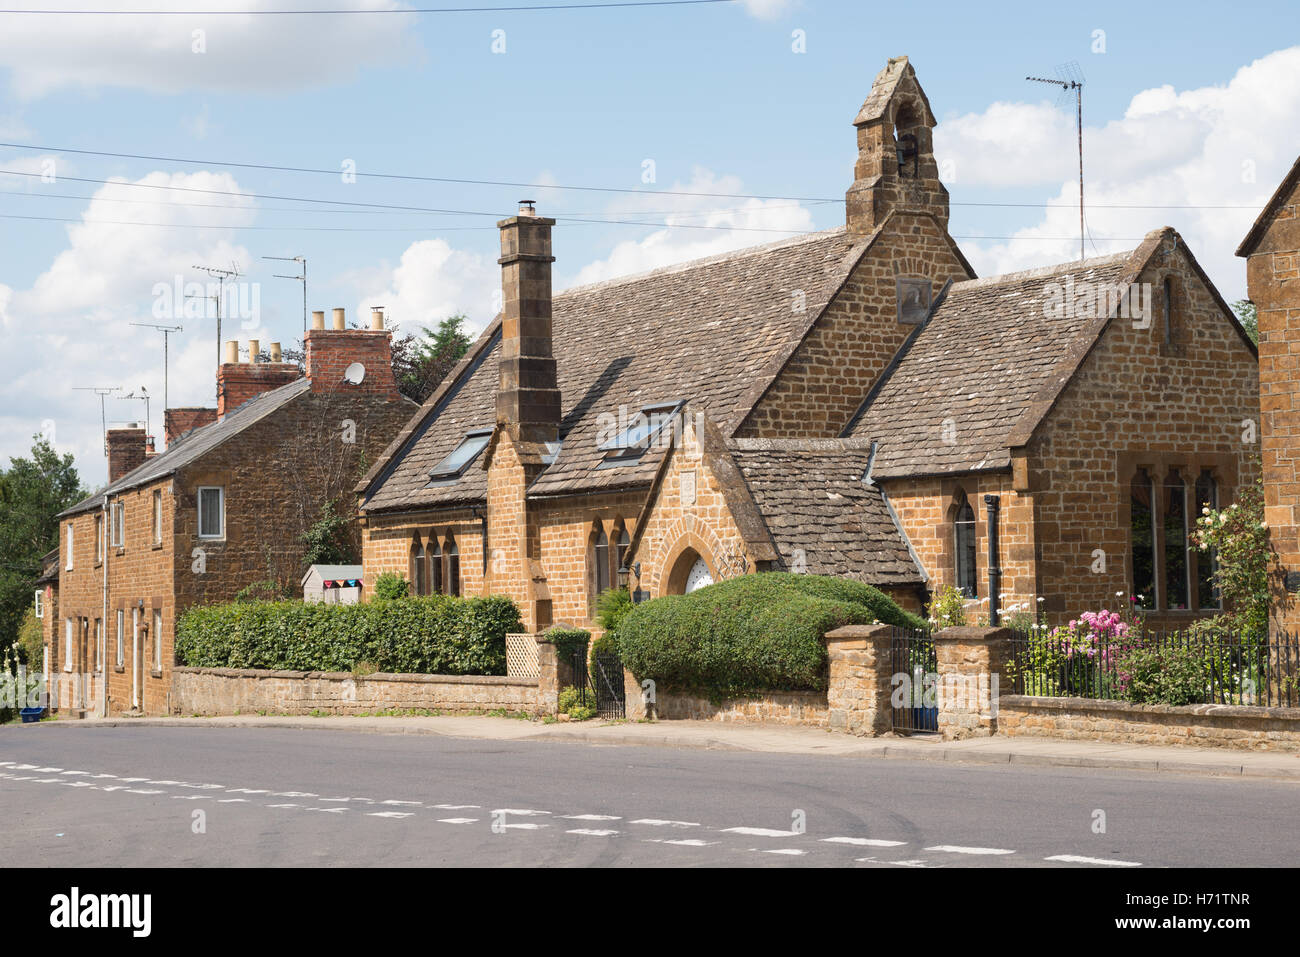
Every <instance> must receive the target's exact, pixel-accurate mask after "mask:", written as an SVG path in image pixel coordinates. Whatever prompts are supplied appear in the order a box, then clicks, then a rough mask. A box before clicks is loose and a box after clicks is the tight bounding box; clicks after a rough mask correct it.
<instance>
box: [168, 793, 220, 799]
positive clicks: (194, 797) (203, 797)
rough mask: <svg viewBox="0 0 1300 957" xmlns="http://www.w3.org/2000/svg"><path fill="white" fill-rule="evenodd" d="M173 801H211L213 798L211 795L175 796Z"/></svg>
mask: <svg viewBox="0 0 1300 957" xmlns="http://www.w3.org/2000/svg"><path fill="white" fill-rule="evenodd" d="M172 800H173V801H211V800H212V796H211V795H209V794H173V795H172Z"/></svg>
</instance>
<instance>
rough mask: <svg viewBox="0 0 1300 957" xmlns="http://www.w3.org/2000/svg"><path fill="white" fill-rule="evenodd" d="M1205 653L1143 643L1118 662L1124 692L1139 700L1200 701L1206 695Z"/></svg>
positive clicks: (1182, 703) (1182, 702)
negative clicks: (1203, 655)
mask: <svg viewBox="0 0 1300 957" xmlns="http://www.w3.org/2000/svg"><path fill="white" fill-rule="evenodd" d="M1206 665H1207V662H1206V661H1204V660H1203V658H1202V654H1201V653H1200V652H1198V651H1197V650H1195V649H1190V648H1182V647H1170V646H1166V647H1151V646H1147V647H1141V648H1135V649H1133V650H1132V651H1130V652H1129V653H1128V654H1127V655H1125V656H1124V658H1123V659H1122V660H1121V661H1120V662H1119V671H1120V673H1121V674H1122V675H1123V676H1124V691H1125V696H1126V697H1127V698H1128V699H1129V700H1130V701H1134V702H1136V703H1138V704H1170V705H1184V704H1198V703H1200V702H1202V701H1203V700H1204V699H1205V684H1206Z"/></svg>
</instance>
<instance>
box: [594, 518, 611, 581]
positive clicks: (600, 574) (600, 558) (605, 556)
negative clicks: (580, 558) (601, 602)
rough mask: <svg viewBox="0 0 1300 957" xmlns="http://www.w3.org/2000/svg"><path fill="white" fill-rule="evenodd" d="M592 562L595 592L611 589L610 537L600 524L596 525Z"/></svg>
mask: <svg viewBox="0 0 1300 957" xmlns="http://www.w3.org/2000/svg"><path fill="white" fill-rule="evenodd" d="M591 563H592V566H593V569H592V570H593V572H594V575H593V578H594V580H595V586H596V591H595V594H597V595H599V594H600V593H601V592H604V591H608V590H609V538H608V537H607V536H606V535H605V529H603V528H601V527H600V526H599V525H597V526H596V537H595V538H594V539H593V541H592V545H591Z"/></svg>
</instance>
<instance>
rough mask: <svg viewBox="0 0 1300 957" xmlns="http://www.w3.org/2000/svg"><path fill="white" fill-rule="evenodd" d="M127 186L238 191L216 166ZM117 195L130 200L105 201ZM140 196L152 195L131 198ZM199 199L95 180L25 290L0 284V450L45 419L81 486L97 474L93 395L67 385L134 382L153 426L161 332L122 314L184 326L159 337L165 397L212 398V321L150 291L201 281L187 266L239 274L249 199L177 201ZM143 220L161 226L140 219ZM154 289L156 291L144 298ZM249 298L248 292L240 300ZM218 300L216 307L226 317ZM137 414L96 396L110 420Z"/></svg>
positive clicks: (140, 408)
mask: <svg viewBox="0 0 1300 957" xmlns="http://www.w3.org/2000/svg"><path fill="white" fill-rule="evenodd" d="M136 182H142V183H148V184H151V185H162V186H177V187H186V188H192V189H207V190H213V189H216V190H228V191H231V192H235V193H239V185H238V183H237V182H236V181H235V179H234V178H233V177H232V176H230V175H229V174H226V173H211V172H206V171H202V172H195V173H175V174H168V173H161V172H156V173H150V174H149V175H147V176H145V177H143V178H142V179H140V180H137V181H136ZM123 198H128V199H131V200H133V201H134V202H132V203H115V202H113V200H115V199H123ZM142 199H144V200H156V202H147V201H146V202H139V200H142ZM205 201H211V197H210V196H205V195H203V194H199V193H184V192H168V191H164V190H151V189H132V188H130V187H128V186H127V185H125V184H124V182H123V181H116V182H114V183H112V184H108V185H105V186H102V187H101V188H100V189H99V190H97V191H96V193H95V194H94V197H93V198H92V199H91V200H90V202H89V204H88V205H87V207H86V209H85V210H84V212H83V214H82V217H81V219H82V221H81V222H80V223H78V224H75V225H71V226H69V227H68V228H67V236H68V243H67V246H66V248H64V249H63V250H62V251H61V252H59V253H58V255H57V256H56V257H55V258H54V260H53V262H52V263H51V264H50V266H49V268H48V269H47V270H46V271H45V272H43V273H42V274H41V275H40V276H38V277H37V278H36V280H35V281H34V282H33V283H32V285H31V286H30V287H29V288H25V289H19V288H10V287H8V286H0V321H2V322H3V327H4V330H5V341H6V348H5V350H4V351H3V353H0V393H2V394H3V396H4V405H5V412H6V415H5V417H4V418H3V419H0V450H3V453H4V454H6V455H19V454H26V451H27V449H28V448H29V447H30V444H31V436H32V434H33V433H35V432H38V431H41V429H42V423H46V422H52V423H53V424H54V427H55V434H56V445H57V447H59V448H60V449H61V450H62V451H72V452H74V453H75V454H76V456H77V459H78V465H79V467H80V468H82V469H83V471H84V477H85V478H86V480H87V481H88V482H92V483H93V482H102V481H103V479H104V472H103V455H102V447H101V437H100V421H99V400H98V398H97V397H96V396H95V395H94V394H93V393H91V392H80V391H75V389H76V387H79V386H120V387H122V390H123V392H131V391H133V390H138V389H139V388H140V387H141V386H144V387H145V388H146V389H147V390H148V391H149V393H150V395H151V396H152V397H153V401H152V403H151V406H152V408H151V410H150V411H151V412H152V420H153V426H154V431H155V433H157V434H161V431H162V430H161V417H162V397H163V371H162V336H161V334H160V333H158V332H155V331H154V330H152V329H142V328H138V327H134V326H132V325H130V323H132V322H147V323H158V322H162V323H165V324H169V325H183V326H184V327H185V331H184V333H182V334H178V335H173V336H172V337H171V356H170V358H171V369H170V372H171V375H170V383H169V385H170V399H171V404H172V405H202V404H211V403H212V401H213V397H214V396H213V391H214V387H215V381H214V379H215V361H216V337H215V332H216V329H215V322H213V321H212V320H211V319H208V318H202V317H200V316H198V315H195V314H193V313H191V314H192V316H193V317H192V318H186V316H185V314H184V298H183V297H182V301H181V303H180V310H179V311H180V315H179V317H174V316H173V315H172V314H171V313H170V312H163V314H162V315H158V314H156V313H155V308H156V304H157V303H159V302H160V301H161V302H162V304H163V305H166V304H167V302H166V300H164V299H163V298H162V297H163V296H165V295H168V294H170V292H171V290H172V289H173V288H174V283H175V280H176V279H177V277H180V278H181V279H182V281H197V280H206V279H207V277H206V276H203V275H202V274H201V273H196V272H195V270H194V268H193V267H194V265H196V264H201V263H202V264H207V263H212V264H218V265H221V264H226V263H230V262H238V263H239V264H240V266H241V269H245V270H246V269H247V268H248V266H249V265H250V263H251V261H252V257H251V256H250V255H249V253H248V251H247V250H245V249H244V248H243V247H242V246H240V245H238V244H237V243H236V242H235V239H234V233H235V229H236V228H237V227H238V226H240V225H246V224H248V223H250V222H251V221H252V219H253V217H254V215H255V209H254V206H253V201H252V200H251V199H249V198H247V197H243V196H241V195H236V196H231V197H226V199H225V200H224V201H226V202H229V203H230V204H231V206H232V208H231V209H230V210H229V211H224V210H223V211H218V210H214V209H212V208H210V207H195V206H192V205H189V204H190V203H191V202H205ZM165 203H174V204H176V205H165ZM201 222H205V223H209V222H224V223H228V224H230V228H228V229H226V228H222V229H200V228H197V225H198V224H199V223H201ZM144 223H162V224H169V225H167V226H145V225H140V224H144ZM128 224H135V225H128ZM175 227H188V228H175ZM158 289H163V290H165V292H163V293H161V294H156V290H158ZM227 295H228V297H230V291H229V287H228V293H227ZM251 300H252V295H251V291H250V292H249V293H248V294H246V295H245V296H244V301H245V302H251ZM230 301H231V299H230V298H228V300H227V302H228V308H227V315H232V316H233V315H234V314H235V310H234V309H232V308H230V305H229V303H230ZM197 302H198V301H197V300H196V301H195V303H196V304H195V305H191V310H194V309H195V308H197ZM204 305H205V306H206V303H204ZM259 320H260V317H252V318H250V319H249V320H248V321H247V325H248V326H251V327H254V328H243V327H241V323H240V322H239V321H236V320H235V319H231V320H228V321H227V323H226V324H225V326H224V327H223V336H224V337H225V338H236V337H240V338H248V337H250V336H257V335H259V334H260V333H261V328H260V326H261V323H260V321H259ZM144 413H145V407H144V403H142V402H132V401H126V400H123V399H118V398H112V399H109V400H108V402H107V415H108V418H109V421H110V424H111V423H112V422H113V421H115V420H116V421H130V420H136V419H143V418H144Z"/></svg>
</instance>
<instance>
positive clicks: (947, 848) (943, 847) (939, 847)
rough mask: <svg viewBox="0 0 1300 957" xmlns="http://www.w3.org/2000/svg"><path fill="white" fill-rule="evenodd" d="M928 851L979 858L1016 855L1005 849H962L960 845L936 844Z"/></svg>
mask: <svg viewBox="0 0 1300 957" xmlns="http://www.w3.org/2000/svg"><path fill="white" fill-rule="evenodd" d="M925 850H927V851H939V852H941V853H944V854H974V855H977V856H990V855H994V856H996V855H999V854H1014V853H1016V852H1015V851H1009V850H1007V849H1006V848H1004V847H962V846H961V845H960V844H936V845H935V846H934V847H927V848H925Z"/></svg>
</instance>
